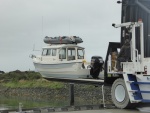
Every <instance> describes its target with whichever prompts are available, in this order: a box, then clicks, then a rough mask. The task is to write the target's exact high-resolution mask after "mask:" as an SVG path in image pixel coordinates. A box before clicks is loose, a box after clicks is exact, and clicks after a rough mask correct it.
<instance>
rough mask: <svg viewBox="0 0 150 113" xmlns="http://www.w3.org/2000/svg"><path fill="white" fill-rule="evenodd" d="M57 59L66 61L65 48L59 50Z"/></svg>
mask: <svg viewBox="0 0 150 113" xmlns="http://www.w3.org/2000/svg"><path fill="white" fill-rule="evenodd" d="M59 59H66V48H63V49H61V50H60V52H59Z"/></svg>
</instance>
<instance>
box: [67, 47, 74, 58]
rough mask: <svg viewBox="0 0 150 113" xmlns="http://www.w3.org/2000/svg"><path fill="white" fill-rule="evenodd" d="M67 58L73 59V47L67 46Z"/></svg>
mask: <svg viewBox="0 0 150 113" xmlns="http://www.w3.org/2000/svg"><path fill="white" fill-rule="evenodd" d="M67 53H68V60H75V55H76V52H75V48H68V51H67Z"/></svg>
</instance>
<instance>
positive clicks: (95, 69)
mask: <svg viewBox="0 0 150 113" xmlns="http://www.w3.org/2000/svg"><path fill="white" fill-rule="evenodd" d="M101 68H102V64H101V63H100V61H99V59H98V58H95V61H94V64H93V66H92V67H91V70H90V75H92V77H93V78H94V79H98V76H99V73H100V71H101V70H102V69H101Z"/></svg>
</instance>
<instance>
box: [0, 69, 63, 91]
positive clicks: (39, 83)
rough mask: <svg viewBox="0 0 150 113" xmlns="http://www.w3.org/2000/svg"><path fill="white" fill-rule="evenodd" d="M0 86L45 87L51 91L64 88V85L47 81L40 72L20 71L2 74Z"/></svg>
mask: <svg viewBox="0 0 150 113" xmlns="http://www.w3.org/2000/svg"><path fill="white" fill-rule="evenodd" d="M0 85H2V86H5V87H11V88H35V87H45V88H51V89H59V88H63V87H65V86H64V83H60V82H52V81H48V80H45V79H43V78H42V77H41V75H40V74H39V73H38V72H33V71H25V72H21V71H19V70H17V71H13V72H9V73H4V74H0Z"/></svg>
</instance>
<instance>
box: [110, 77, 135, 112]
mask: <svg viewBox="0 0 150 113" xmlns="http://www.w3.org/2000/svg"><path fill="white" fill-rule="evenodd" d="M111 97H112V101H113V103H114V104H115V106H116V107H117V108H121V109H123V108H127V109H130V108H135V107H136V105H135V104H132V103H130V99H129V95H128V92H127V89H126V85H125V82H124V80H123V79H122V78H118V79H116V80H115V81H114V83H113V85H112V88H111Z"/></svg>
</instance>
